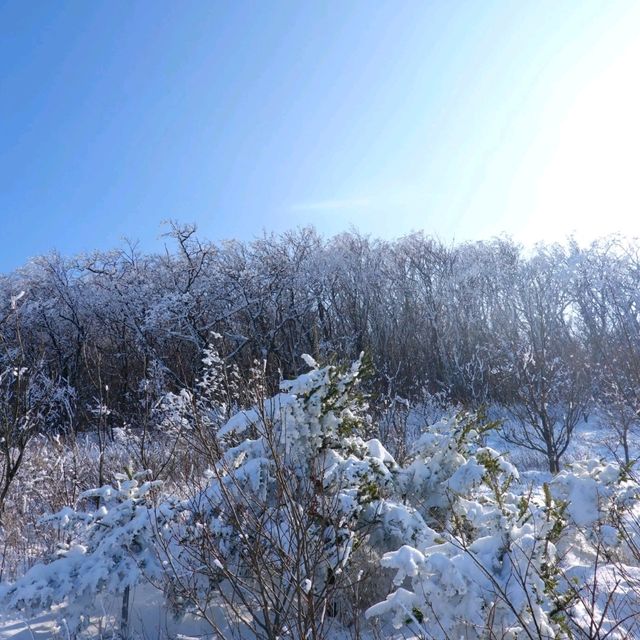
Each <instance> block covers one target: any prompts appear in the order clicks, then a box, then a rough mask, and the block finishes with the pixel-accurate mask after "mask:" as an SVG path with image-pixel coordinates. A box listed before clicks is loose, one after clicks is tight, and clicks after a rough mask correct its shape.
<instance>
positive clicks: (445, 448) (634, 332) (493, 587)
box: [0, 224, 640, 640]
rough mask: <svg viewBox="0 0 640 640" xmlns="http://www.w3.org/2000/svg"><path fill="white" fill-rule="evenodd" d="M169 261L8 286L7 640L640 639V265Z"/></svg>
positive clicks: (554, 255) (188, 236)
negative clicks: (44, 639)
mask: <svg viewBox="0 0 640 640" xmlns="http://www.w3.org/2000/svg"><path fill="white" fill-rule="evenodd" d="M167 243H168V247H167V250H166V252H165V253H163V254H158V255H145V254H142V253H141V252H139V251H138V250H137V248H136V246H135V245H131V244H130V245H127V246H126V247H125V248H124V249H120V250H115V251H112V252H108V253H95V254H91V255H82V256H77V257H74V258H65V257H62V256H59V255H55V254H53V255H48V256H44V257H39V258H36V259H33V260H32V261H30V262H29V263H28V264H27V265H25V266H24V267H23V268H21V269H19V270H17V271H15V272H13V273H10V274H6V275H4V276H0V431H1V433H0V520H1V526H0V545H1V551H2V559H1V562H0V614H2V615H1V617H0V637H7V638H9V637H15V638H31V637H60V638H78V639H79V638H183V639H184V638H188V637H198V638H220V639H222V638H246V639H249V638H251V639H254V638H259V639H265V640H276V639H287V638H290V639H292V640H293V639H296V640H298V639H299V640H302V639H314V640H320V639H326V640H344V639H346V638H353V639H360V638H362V639H366V640H376V639H380V638H393V639H397V640H399V639H401V638H402V639H409V638H420V639H438V640H441V639H452V640H453V639H455V640H458V639H459V638H465V639H474V638H475V639H478V640H480V639H491V640H493V639H513V640H515V639H524V638H528V639H540V638H544V639H556V638H557V639H574V638H575V639H604V638H611V639H613V638H618V639H622V638H628V639H632V638H638V637H640V475H639V473H638V469H637V465H636V458H637V456H639V455H640V446H639V443H640V430H639V429H638V427H639V423H640V244H638V243H637V242H635V241H630V240H626V239H623V238H617V237H612V238H606V239H602V240H600V241H598V242H595V243H593V244H592V245H591V246H589V247H582V246H579V245H578V244H577V243H576V242H574V241H572V240H568V241H567V242H566V243H565V244H564V245H539V246H537V247H535V249H532V250H531V249H529V250H525V249H523V248H522V247H520V246H518V245H517V244H515V243H514V242H512V241H510V240H509V239H504V238H503V239H495V240H493V241H490V242H477V243H467V244H460V245H454V246H449V245H444V244H442V243H440V242H439V241H437V240H435V239H433V238H430V237H427V236H425V235H423V234H415V235H411V236H407V237H404V238H400V239H398V240H395V241H381V240H375V239H371V238H369V237H366V236H362V235H360V234H358V233H357V232H350V233H345V234H342V235H339V236H336V237H334V238H330V239H325V238H323V237H321V236H319V235H318V234H317V233H316V232H315V231H314V230H313V229H301V230H297V231H292V232H290V233H286V234H283V235H281V236H265V237H263V238H261V239H258V240H255V241H253V242H250V243H241V242H235V241H234V242H226V243H222V244H214V243H211V242H207V241H205V240H203V239H201V238H199V237H198V235H197V233H196V230H195V228H194V227H192V226H184V225H178V224H172V225H170V228H169V232H168V234H167Z"/></svg>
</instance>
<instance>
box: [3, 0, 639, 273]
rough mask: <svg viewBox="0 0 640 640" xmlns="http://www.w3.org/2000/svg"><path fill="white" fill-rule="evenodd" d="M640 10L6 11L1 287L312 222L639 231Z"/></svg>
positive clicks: (474, 234)
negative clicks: (31, 265) (127, 247)
mask: <svg viewBox="0 0 640 640" xmlns="http://www.w3.org/2000/svg"><path fill="white" fill-rule="evenodd" d="M639 33H640V3H637V2H634V3H625V2H590V1H587V0H573V1H571V2H569V1H562V0H553V1H551V2H544V1H541V0H535V1H531V2H526V1H524V0H522V1H520V0H518V1H511V0H509V1H505V2H489V1H485V0H478V1H476V2H464V1H449V0H447V1H442V2H427V1H426V0H421V1H417V2H410V1H407V2H402V1H399V0H393V1H389V2H382V1H379V0H368V1H367V2H357V1H352V0H340V1H336V2H325V1H322V2H321V1H320V0H317V1H313V0H309V1H305V2H283V1H276V0H274V1H269V0H261V1H259V2H242V1H230V2H214V1H212V0H207V1H204V0H203V1H202V2H196V1H191V0H184V1H182V0H181V1H178V0H174V1H172V2H162V1H160V0H153V1H151V0H150V1H147V2H145V1H139V2H124V1H118V0H110V1H109V2H97V1H88V0H82V1H75V2H74V1H70V2H63V1H51V0H46V1H44V0H43V1H37V0H29V1H24V0H18V1H9V2H2V1H1V0H0V65H1V69H0V238H1V241H0V271H1V270H9V269H12V268H14V267H16V266H18V265H20V264H22V263H24V262H25V261H26V260H27V259H28V258H29V257H30V256H33V255H37V254H41V253H45V252H48V251H49V250H52V249H57V250H59V251H61V252H62V253H66V254H71V253H76V252H80V251H85V250H91V249H94V248H109V247H112V246H115V245H117V244H118V243H119V242H120V238H121V237H123V236H127V237H130V238H134V239H139V240H140V241H141V244H142V246H143V247H144V248H146V249H152V248H154V247H157V246H160V242H161V240H159V239H158V238H159V235H160V233H161V232H162V229H161V226H160V221H161V220H162V219H166V218H176V219H178V220H182V221H194V222H196V223H197V224H198V225H199V228H200V230H201V232H202V235H204V236H207V237H209V238H212V239H221V238H228V237H238V238H250V237H252V236H254V235H256V234H259V233H260V232H261V230H262V229H266V230H275V231H280V230H283V229H286V228H290V227H294V226H298V225H305V224H308V223H314V224H315V225H316V226H317V227H318V229H319V230H320V231H322V232H324V233H327V234H332V233H335V232H338V231H340V230H343V229H346V228H348V227H349V226H350V225H355V226H357V227H358V228H360V229H361V230H363V231H365V232H368V233H372V234H374V235H381V236H385V237H394V236H398V235H401V234H404V233H407V232H409V231H411V230H413V229H425V230H426V231H428V232H432V233H437V234H438V235H440V236H441V237H442V238H445V239H452V238H455V239H458V240H466V239H475V238H484V237H487V236H490V235H493V234H498V233H501V232H507V233H510V234H512V235H513V236H514V237H516V239H521V240H526V241H528V240H532V239H538V238H545V239H556V238H558V237H562V236H563V235H564V234H566V233H569V232H571V231H573V230H575V231H576V232H577V233H578V235H579V237H582V238H584V239H589V238H590V237H592V236H594V235H597V234H600V233H607V232H611V231H623V232H625V233H628V234H640V222H639V220H640V211H639V205H640V195H639V191H638V189H639V188H638V185H640V179H639V178H638V176H637V175H636V172H637V170H638V162H639V161H638V150H639V149H640V126H639V125H638V119H639V118H640V97H639V94H638V80H639V78H640V42H639V41H638V34H639Z"/></svg>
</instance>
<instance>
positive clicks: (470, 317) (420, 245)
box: [0, 223, 640, 471]
mask: <svg viewBox="0 0 640 640" xmlns="http://www.w3.org/2000/svg"><path fill="white" fill-rule="evenodd" d="M167 243H168V248H167V249H166V251H165V252H163V253H156V254H145V253H143V252H141V251H140V250H139V249H138V248H137V247H136V245H135V244H131V243H129V244H126V245H125V246H124V247H122V248H120V249H116V250H113V251H106V252H94V253H90V254H86V255H80V256H75V257H64V256H61V255H58V254H55V253H54V254H50V255H46V256H41V257H37V258H35V259H32V260H31V261H29V262H28V263H27V264H26V265H24V266H23V267H21V268H19V269H17V270H15V271H14V272H12V273H8V274H5V275H3V276H0V371H2V372H4V373H3V375H2V376H0V387H1V389H0V391H1V392H2V394H3V398H4V399H3V401H2V409H1V410H0V413H2V415H1V416H0V418H1V419H2V424H3V427H2V428H3V429H4V430H5V431H6V430H7V429H10V428H13V426H12V425H15V415H13V414H12V411H13V412H14V413H15V411H18V412H21V415H23V414H25V413H28V411H31V412H32V419H31V420H30V422H29V425H31V426H30V428H33V429H41V428H44V427H43V425H44V426H46V428H50V423H51V422H52V420H51V416H55V417H56V420H55V422H56V424H58V426H60V425H61V424H62V423H64V426H65V428H68V429H72V430H86V429H89V428H92V426H94V425H95V424H96V423H97V422H99V421H103V420H106V419H107V418H105V416H108V419H109V420H111V421H113V422H114V423H115V422H119V423H122V424H128V425H132V426H135V425H136V424H137V423H138V422H139V421H140V420H142V419H143V417H144V416H145V415H148V412H149V407H150V406H151V405H153V403H154V402H156V401H157V399H158V398H160V397H161V395H162V394H163V393H165V392H166V391H170V390H177V389H181V388H185V387H187V388H190V387H193V385H194V384H195V383H196V380H197V378H198V375H199V371H200V366H201V360H202V356H203V353H204V352H205V349H206V348H207V345H208V344H209V343H210V342H211V341H212V340H213V339H214V338H213V336H214V335H215V336H218V337H217V338H215V339H216V340H217V341H218V345H217V348H218V349H219V351H220V352H221V353H222V354H223V355H224V356H225V358H226V361H227V362H229V363H233V364H234V365H237V367H238V368H239V370H241V371H242V370H244V371H247V370H249V369H251V368H252V367H255V366H259V367H263V368H264V370H265V372H266V375H267V379H268V380H270V381H271V383H272V384H273V387H274V388H275V387H276V386H277V382H278V381H279V380H280V379H283V378H291V377H294V376H296V375H298V374H299V373H301V372H302V371H303V370H304V369H305V363H304V362H303V360H302V359H301V358H300V355H301V354H303V353H308V354H310V355H312V356H313V357H314V358H315V359H316V360H318V361H319V362H333V361H336V360H340V361H347V360H350V359H355V358H357V357H358V355H359V353H360V352H362V351H364V352H366V353H370V354H371V356H372V358H373V361H374V366H375V371H376V374H375V376H374V379H373V380H372V381H371V383H370V386H371V391H372V392H373V393H374V397H376V395H377V396H378V397H380V396H384V397H387V398H392V399H395V398H403V399H408V400H410V401H419V400H420V399H421V398H422V397H424V394H425V393H444V394H446V396H447V398H448V399H450V400H451V401H452V402H456V403H459V404H461V405H463V406H466V407H470V408H475V407H478V406H480V405H483V404H488V403H495V404H498V405H501V406H503V407H505V408H507V409H508V411H509V412H510V414H511V415H512V417H513V418H514V420H513V421H512V423H511V424H512V427H511V428H509V429H506V430H505V436H506V437H508V438H510V439H511V440H512V441H514V442H516V443H519V444H522V445H524V446H528V447H529V448H533V449H534V450H537V451H539V452H540V453H542V454H544V455H545V456H546V457H547V459H548V461H549V466H550V468H551V470H552V471H557V470H558V461H559V459H560V457H561V455H562V453H563V452H564V450H565V449H566V446H567V444H568V442H569V440H570V437H571V434H572V432H573V429H574V428H575V426H576V424H577V423H578V421H579V420H580V418H581V417H583V416H584V415H586V414H588V413H589V411H590V410H591V409H592V408H593V407H594V406H596V405H597V406H598V407H600V408H601V409H602V410H603V411H607V412H608V415H609V416H610V417H611V422H612V424H614V426H616V428H618V429H619V430H620V435H621V438H622V439H623V441H624V445H625V452H626V455H627V457H628V456H629V451H628V443H627V435H628V431H629V429H631V428H632V427H633V425H634V424H635V422H636V421H637V420H638V412H639V410H640V397H639V395H640V245H638V243H637V242H636V241H632V240H628V239H623V238H616V237H612V238H606V239H601V240H598V241H596V242H594V243H593V244H591V245H590V246H588V247H582V246H580V245H579V244H578V243H577V242H575V241H574V240H572V239H569V240H568V241H567V242H565V243H564V244H546V245H538V246H536V247H535V248H534V249H525V248H523V247H522V246H520V245H518V244H517V243H515V242H514V241H512V240H510V239H508V238H496V239H493V240H490V241H482V242H470V243H462V244H456V245H449V244H445V243H443V242H441V241H439V240H437V239H435V238H432V237H429V236H427V235H425V234H423V233H415V234H412V235H409V236H406V237H402V238H399V239H397V240H392V241H386V240H381V239H375V238H371V237H369V236H366V235H362V234H360V233H358V232H355V231H352V232H348V233H343V234H340V235H337V236H335V237H332V238H323V237H322V236H321V235H319V234H318V233H317V232H316V231H315V230H314V229H312V228H304V229H298V230H295V231H290V232H287V233H283V234H281V235H265V236H263V237H261V238H258V239H256V240H253V241H250V242H239V241H228V242H222V243H214V242H210V241H207V240H205V239H203V238H201V237H199V236H198V234H197V232H196V228H195V227H194V226H192V225H180V224H176V223H174V224H171V225H170V228H169V231H168V233H167ZM23 372H24V373H23ZM52 388H55V389H57V392H56V395H55V398H52V395H51V391H50V390H51V389H52ZM47 390H49V391H47ZM45 396H46V397H45ZM54 400H55V402H57V403H58V404H57V405H55V406H53V405H52V403H53V404H55V402H53V401H54ZM38 402H40V403H41V405H38ZM23 405H24V406H23ZM42 407H44V408H42ZM16 415H17V414H16ZM43 416H44V417H43ZM39 420H40V422H41V423H42V424H40V423H39ZM513 425H515V426H513ZM518 425H521V426H522V428H518ZM21 428H24V425H23V426H22V427H21ZM5 441H7V439H6V438H5ZM9 457H10V456H9Z"/></svg>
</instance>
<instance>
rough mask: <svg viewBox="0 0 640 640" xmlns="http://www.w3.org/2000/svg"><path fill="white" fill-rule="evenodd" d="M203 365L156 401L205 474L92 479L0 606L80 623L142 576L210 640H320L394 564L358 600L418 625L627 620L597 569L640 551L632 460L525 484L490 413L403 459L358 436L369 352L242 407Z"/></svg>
mask: <svg viewBox="0 0 640 640" xmlns="http://www.w3.org/2000/svg"><path fill="white" fill-rule="evenodd" d="M207 359H208V361H207V363H205V364H206V366H207V367H208V372H209V373H208V374H207V375H205V376H203V377H202V382H201V384H200V386H199V387H198V389H197V390H196V391H194V392H189V393H187V392H184V393H182V394H175V395H171V396H167V397H166V398H165V405H164V409H162V413H161V414H158V415H161V416H162V421H163V422H162V430H163V432H165V433H168V432H171V433H174V432H175V434H177V435H176V437H177V438H180V439H183V438H186V440H184V441H183V440H181V444H180V447H181V448H185V442H186V443H189V442H194V443H195V442H199V444H198V445H197V446H198V447H199V448H198V453H199V455H201V456H204V457H205V459H206V461H207V463H208V464H209V468H208V470H207V472H206V473H205V474H204V477H203V478H202V480H201V481H199V482H195V481H194V484H193V485H192V484H189V483H187V482H185V481H183V480H180V482H177V481H176V478H173V479H172V482H173V483H174V484H171V482H169V483H165V485H164V486H163V488H160V487H159V484H158V483H156V482H149V481H147V482H143V483H142V484H140V482H139V478H138V477H137V476H135V474H133V473H132V472H128V475H126V476H125V475H119V476H117V477H116V482H115V484H114V486H110V487H102V488H100V489H96V490H92V491H85V492H84V493H83V494H82V495H81V496H80V504H81V506H83V507H84V508H81V509H72V508H69V507H68V508H65V509H63V510H62V511H60V512H59V513H57V514H56V515H55V516H52V517H51V518H50V519H49V521H50V523H52V524H55V525H56V526H59V527H62V529H63V530H64V531H65V532H66V535H67V541H66V544H65V545H64V546H63V548H61V549H60V551H59V553H58V554H57V556H56V557H54V558H52V559H51V560H50V561H49V563H48V564H39V565H36V566H35V567H33V568H32V569H31V570H29V571H28V572H27V573H26V574H25V575H24V577H22V578H21V579H19V580H18V581H17V582H16V583H14V584H13V585H8V586H5V587H3V588H2V590H1V592H0V603H1V604H2V606H4V607H5V608H9V609H13V610H21V611H24V612H26V613H27V614H34V613H36V612H39V611H42V610H45V609H48V608H51V607H54V606H56V607H59V610H58V611H59V613H58V616H59V617H60V618H63V617H64V618H65V620H66V622H67V624H68V626H69V628H70V629H72V630H74V629H79V628H81V627H82V626H83V625H84V624H86V623H87V622H88V618H89V617H90V616H91V615H93V614H96V613H98V612H97V611H96V608H95V606H96V595H98V594H107V595H110V596H112V597H114V598H121V597H123V603H124V604H125V605H126V603H127V602H128V593H129V589H130V588H132V587H133V586H134V585H135V584H137V583H138V582H140V581H142V580H144V581H150V582H152V583H154V584H156V585H157V586H158V587H159V588H160V589H162V590H163V591H164V593H165V596H166V600H167V604H168V605H169V607H170V608H171V609H172V611H174V612H175V614H176V615H178V616H181V615H184V614H186V613H191V614H195V615H196V616H198V617H200V618H202V619H204V620H206V621H207V622H208V623H209V624H210V626H211V629H212V630H213V632H214V634H216V635H217V636H218V637H228V630H229V629H234V632H237V633H242V632H245V631H249V632H250V633H251V634H253V636H254V637H257V638H269V639H275V638H277V637H279V638H307V637H315V638H322V637H327V636H328V635H329V634H330V633H331V630H332V625H333V624H334V620H335V617H336V615H337V614H338V613H339V612H340V611H342V610H343V607H341V606H340V601H341V600H344V594H345V593H355V591H356V587H357V583H358V582H359V581H360V580H362V579H363V576H365V579H367V580H369V581H374V580H376V577H375V574H376V571H375V569H376V568H378V569H383V570H385V575H389V574H390V573H391V572H395V578H394V580H393V582H394V586H391V584H389V585H388V589H387V590H385V591H384V592H383V595H381V594H380V591H381V588H382V587H383V586H384V585H385V582H384V580H380V579H378V583H377V584H376V586H375V587H372V586H371V584H369V585H368V586H367V587H366V588H362V589H360V592H361V593H363V592H366V593H368V594H369V597H375V598H376V600H373V601H371V600H369V601H366V599H360V601H359V603H360V605H364V606H367V607H368V612H367V616H368V617H369V618H372V617H376V618H381V619H382V620H384V621H385V624H386V621H389V622H391V623H393V624H394V625H395V626H398V627H402V626H405V625H408V626H409V627H410V628H411V632H418V633H420V634H421V635H422V636H424V637H425V638H439V639H440V638H459V637H465V638H469V639H472V638H478V639H479V638H485V637H486V638H494V637H499V638H536V639H539V638H563V637H567V638H568V637H571V633H574V635H575V634H578V630H579V629H580V628H581V626H582V627H583V626H584V621H585V620H588V621H590V623H593V624H594V626H597V628H598V629H602V630H604V632H606V630H612V629H613V628H614V627H615V625H616V624H620V625H621V626H620V628H621V629H625V630H627V631H629V630H630V629H632V627H631V626H630V624H629V623H627V622H626V621H622V618H620V617H618V614H617V613H616V615H615V616H614V615H613V614H612V613H611V612H612V611H614V608H613V607H611V608H607V607H606V606H604V605H603V606H602V607H601V608H600V609H598V607H600V604H599V603H600V600H599V599H598V598H601V595H602V594H601V593H600V591H598V584H599V583H598V580H599V576H600V574H599V573H597V572H596V571H595V569H598V567H600V566H604V564H606V565H607V567H608V568H609V569H611V568H612V567H613V568H615V569H616V570H618V569H620V568H622V567H625V566H628V565H636V566H637V565H638V563H639V558H638V556H637V549H638V548H640V544H639V540H640V536H638V529H637V527H636V526H635V523H637V517H638V493H639V491H638V489H639V486H638V483H637V481H636V480H635V479H634V478H633V476H632V473H631V470H630V468H629V467H620V466H619V465H615V464H605V463H602V462H599V461H591V462H584V463H580V464H576V465H573V466H572V467H571V468H567V469H565V470H563V471H562V472H560V473H559V474H557V475H556V476H555V477H553V478H552V479H551V480H550V481H549V482H547V483H546V484H543V485H538V486H528V485H527V484H526V482H524V481H523V480H522V479H521V478H520V475H519V473H518V471H517V469H516V468H515V467H514V466H513V465H512V464H511V463H510V462H509V461H508V460H507V458H506V457H505V456H504V455H502V454H500V453H499V452H497V451H495V450H494V449H492V448H490V447H488V446H486V442H485V440H486V438H485V435H486V433H487V432H488V431H489V430H490V429H492V428H494V427H495V426H496V424H495V423H491V422H489V421H487V420H486V418H485V417H484V416H483V415H482V414H474V413H463V412H461V413H458V414H457V415H455V416H454V417H450V418H446V419H442V420H440V421H439V422H437V423H436V424H434V425H432V426H430V427H426V428H425V429H424V430H423V432H422V434H421V435H420V437H419V438H418V439H417V440H416V441H415V442H414V443H413V445H412V447H411V450H410V452H409V454H408V456H407V457H406V461H405V462H404V463H403V464H402V465H401V464H399V463H398V462H397V461H396V460H395V459H394V458H393V456H392V455H391V454H390V453H389V452H388V451H387V449H386V448H385V447H384V445H383V443H382V442H380V441H379V440H378V439H376V438H371V437H369V436H370V434H372V433H375V432H376V429H375V425H374V424H372V422H371V418H370V416H369V413H368V411H367V406H366V403H365V401H364V399H363V398H362V397H361V395H360V392H359V391H358V388H359V386H358V385H359V381H360V380H361V378H362V377H363V375H364V373H366V370H367V366H368V365H367V363H366V361H365V360H364V359H363V358H360V359H359V360H358V361H356V362H355V363H353V365H352V366H351V367H348V368H342V367H337V366H327V367H320V366H318V365H317V364H316V363H315V361H314V360H313V359H312V358H311V357H309V356H304V359H305V362H306V363H307V365H308V367H309V369H310V370H309V371H308V372H307V373H305V374H303V375H301V376H299V377H298V378H297V379H295V380H293V381H286V382H283V383H282V384H281V387H280V393H278V394H277V395H275V396H273V397H271V398H269V397H266V394H265V386H264V385H261V384H260V381H259V379H258V377H259V376H258V377H256V379H255V382H256V388H255V389H254V393H253V395H252V399H253V401H252V404H251V405H250V406H248V408H246V409H244V410H239V411H236V412H235V413H233V412H232V410H231V407H232V405H235V404H236V403H237V402H239V400H238V396H236V395H233V396H229V395H228V394H227V395H225V394H226V391H225V389H228V388H229V385H228V383H226V382H224V381H223V382H221V381H220V380H218V379H217V378H216V377H215V375H214V372H218V374H219V375H223V374H224V365H223V363H222V362H221V361H219V360H218V359H216V358H215V357H214V356H213V355H212V354H209V355H208V356H207ZM244 397H250V392H248V391H246V392H245V396H244ZM231 413H233V415H231V417H230V418H228V419H227V417H228V415H229V414H231ZM194 434H196V435H197V440H196V439H194V438H196V435H194ZM207 439H208V440H210V442H207ZM186 448H188V446H187V447H186ZM183 477H184V476H180V478H183ZM161 491H164V494H163V495H160V492H161ZM152 496H153V498H154V499H153V500H152V499H151V498H152ZM377 563H379V567H377V566H376V564H377ZM594 568H595V569H594ZM590 569H594V571H593V572H592V574H589V570H590ZM589 575H591V581H590V582H589V581H587V582H588V584H587V585H584V584H583V582H584V580H585V578H588V577H589ZM581 581H582V582H581ZM628 582H629V581H627V582H625V585H628ZM590 588H591V591H589V589H590ZM625 588H626V587H625ZM392 589H393V591H392V593H390V594H389V595H388V597H386V599H384V600H383V598H384V596H385V595H386V594H387V593H388V590H392ZM590 593H593V594H594V595H593V598H590V596H589V594H590ZM381 600H382V601H381ZM590 602H591V603H596V604H592V605H589V603H590ZM596 605H597V606H596ZM625 607H626V608H625ZM630 607H631V610H633V606H632V602H631V600H630V599H629V598H627V601H624V602H623V603H622V604H621V605H620V608H619V609H618V610H616V611H623V610H624V611H625V612H627V611H628V610H629V608H630ZM124 610H126V607H125V608H123V611H124ZM354 615H356V614H355V613H354V612H352V615H351V616H350V619H351V620H352V619H353V617H354ZM620 615H621V616H623V617H624V616H626V615H628V614H627V613H624V614H622V613H621V614H620ZM124 617H125V620H126V615H125V616H124ZM598 624H599V626H598ZM587 626H588V625H587ZM583 636H584V634H583ZM583 636H580V635H579V634H578V637H583ZM584 637H597V636H596V635H593V634H592V635H591V636H589V635H587V636H584Z"/></svg>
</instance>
